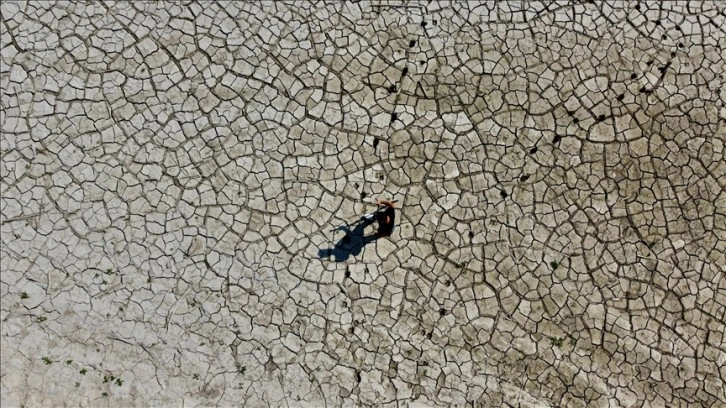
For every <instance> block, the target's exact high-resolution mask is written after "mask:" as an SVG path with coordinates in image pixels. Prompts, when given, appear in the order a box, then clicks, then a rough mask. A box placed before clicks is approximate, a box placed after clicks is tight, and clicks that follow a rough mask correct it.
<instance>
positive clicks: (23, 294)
mask: <svg viewBox="0 0 726 408" xmlns="http://www.w3.org/2000/svg"><path fill="white" fill-rule="evenodd" d="M29 297H30V296H28V292H23V293H21V294H20V299H27V298H29Z"/></svg>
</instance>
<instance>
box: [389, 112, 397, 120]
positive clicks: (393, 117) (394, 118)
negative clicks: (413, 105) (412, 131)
mask: <svg viewBox="0 0 726 408" xmlns="http://www.w3.org/2000/svg"><path fill="white" fill-rule="evenodd" d="M396 119H398V114H397V113H396V112H393V113H391V123H393V122H395V121H396Z"/></svg>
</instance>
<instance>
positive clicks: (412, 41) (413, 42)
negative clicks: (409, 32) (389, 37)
mask: <svg viewBox="0 0 726 408" xmlns="http://www.w3.org/2000/svg"><path fill="white" fill-rule="evenodd" d="M408 46H409V47H415V46H416V40H411V41H410V42H409V43H408Z"/></svg>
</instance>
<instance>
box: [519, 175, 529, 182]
mask: <svg viewBox="0 0 726 408" xmlns="http://www.w3.org/2000/svg"><path fill="white" fill-rule="evenodd" d="M527 180H529V174H525V175H524V176H522V177H520V178H519V181H527Z"/></svg>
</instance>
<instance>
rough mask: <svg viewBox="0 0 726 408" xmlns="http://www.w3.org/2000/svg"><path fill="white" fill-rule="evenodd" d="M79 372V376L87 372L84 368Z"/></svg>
mask: <svg viewBox="0 0 726 408" xmlns="http://www.w3.org/2000/svg"><path fill="white" fill-rule="evenodd" d="M79 372H80V373H81V375H86V373H87V372H88V370H86V369H85V368H81V371H79Z"/></svg>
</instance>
